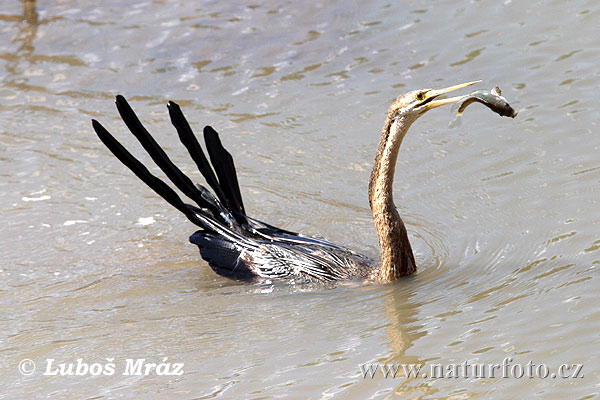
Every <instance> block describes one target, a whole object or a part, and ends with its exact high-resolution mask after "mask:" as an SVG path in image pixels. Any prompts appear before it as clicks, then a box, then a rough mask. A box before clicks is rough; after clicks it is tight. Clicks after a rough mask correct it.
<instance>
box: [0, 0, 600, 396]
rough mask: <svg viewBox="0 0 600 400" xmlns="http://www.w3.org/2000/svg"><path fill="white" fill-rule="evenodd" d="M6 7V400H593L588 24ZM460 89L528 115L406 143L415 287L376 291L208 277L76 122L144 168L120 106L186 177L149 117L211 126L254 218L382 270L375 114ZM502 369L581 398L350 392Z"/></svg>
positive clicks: (27, 4)
mask: <svg viewBox="0 0 600 400" xmlns="http://www.w3.org/2000/svg"><path fill="white" fill-rule="evenodd" d="M3 6H4V7H3V9H2V10H1V11H0V38H1V41H0V71H2V74H0V176H1V177H2V179H0V195H1V197H2V199H3V202H2V206H1V207H0V227H1V228H0V229H1V232H2V244H1V246H2V252H1V253H0V254H1V256H0V274H1V276H2V284H1V285H0V308H1V310H2V311H3V312H2V315H3V316H4V317H3V318H2V321H3V324H4V325H3V326H4V332H5V335H4V338H3V339H2V340H0V354H1V357H2V363H0V364H1V365H2V367H0V368H2V387H3V388H4V391H3V393H7V394H6V395H7V396H9V397H11V398H13V397H14V398H22V397H27V396H28V395H29V394H30V393H39V394H40V396H53V397H58V398H61V397H65V398H66V397H77V398H89V397H96V398H100V397H103V396H104V397H115V396H123V397H127V398H129V397H139V396H140V393H143V394H144V395H146V397H153V398H154V397H156V396H157V393H158V396H159V397H160V396H162V397H163V398H170V399H171V398H208V397H214V396H219V395H223V396H224V397H227V398H247V397H268V398H271V397H278V396H281V395H284V394H290V393H293V395H294V396H295V397H298V398H320V397H324V398H330V397H341V398H389V397H397V398H417V397H418V398H485V399H488V398H528V397H533V396H534V395H535V396H538V397H539V396H542V397H544V398H557V399H563V398H566V397H568V398H574V399H584V398H585V399H587V398H592V397H593V396H595V395H597V387H596V386H595V385H596V383H597V382H598V378H599V375H598V372H597V370H598V365H599V362H598V356H597V354H596V353H597V352H594V351H592V350H593V349H594V348H593V346H594V344H596V343H597V331H598V321H599V318H598V313H597V312H596V310H595V307H594V306H595V304H597V302H598V294H597V292H598V290H597V284H595V283H594V281H595V279H597V267H598V265H600V237H599V235H598V229H597V228H598V224H599V223H600V211H599V210H600V207H598V198H599V196H598V192H599V188H600V163H599V162H598V157H597V154H598V151H599V150H600V141H599V139H598V137H599V136H598V134H597V132H596V131H597V121H598V120H600V111H599V110H598V107H597V106H595V105H596V104H597V96H596V94H595V93H596V90H595V89H596V87H597V80H598V72H597V54H596V53H597V51H596V50H595V49H596V48H597V46H596V45H595V43H594V39H595V38H596V37H597V36H598V28H597V23H596V18H595V15H597V13H598V11H599V10H598V5H597V4H596V3H594V2H560V3H552V4H550V3H547V2H544V3H542V2H537V3H520V2H510V1H507V2H499V3H497V4H493V5H492V4H488V3H486V4H480V3H477V2H475V3H470V4H464V3H462V2H455V3H454V4H453V3H452V2H450V3H447V4H436V5H434V4H427V5H424V4H422V3H421V2H419V3H417V2H408V3H407V4H405V5H403V7H396V6H395V5H394V4H391V3H386V2H369V3H364V4H356V3H349V2H346V1H337V2H326V3H315V4H310V5H306V4H303V3H299V2H296V3H286V4H282V3H277V2H271V1H266V2H261V3H257V4H255V5H247V4H236V3H230V2H204V3H203V4H202V5H198V4H192V3H190V4H178V5H177V7H175V6H174V4H173V3H171V2H139V1H137V2H136V1H134V2H130V3H128V4H127V5H123V4H122V3H117V2H115V1H108V2H105V3H103V6H102V7H98V8H96V7H90V5H89V4H85V3H82V2H73V1H61V2H53V3H36V2H34V1H26V0H25V1H20V2H16V1H15V2H9V3H6V4H4V5H3ZM475 79H482V80H483V83H482V86H481V87H480V88H484V87H492V86H494V85H496V84H498V85H499V86H500V87H502V88H503V89H504V90H503V91H504V92H505V94H506V97H507V98H508V99H510V100H511V104H513V105H515V106H516V107H517V109H518V110H519V116H518V117H517V118H516V119H515V120H514V121H512V120H511V121H508V120H507V119H500V118H499V117H497V116H496V115H494V114H493V113H490V112H489V111H488V110H486V109H484V108H483V107H481V108H476V107H473V109H472V110H471V109H470V110H469V113H468V114H467V115H465V116H464V117H463V120H462V124H461V126H460V127H459V128H457V129H453V130H449V129H447V124H448V122H449V121H450V120H451V118H452V117H453V115H452V113H451V111H450V110H449V109H446V110H444V109H440V110H436V111H433V112H431V113H429V114H428V115H427V116H426V117H424V118H423V119H422V120H419V121H418V122H417V123H415V125H414V126H413V128H412V129H411V132H410V133H409V135H408V136H407V138H406V140H405V143H404V144H403V148H402V150H401V153H400V158H399V161H398V167H397V174H396V181H395V196H396V202H397V204H398V206H399V212H400V213H401V215H403V217H404V219H405V221H406V224H407V227H408V230H409V234H410V236H411V240H412V243H413V248H414V249H415V252H416V258H417V261H418V263H419V266H420V271H419V274H418V275H417V276H414V277H411V278H409V279H404V280H402V281H400V282H397V283H395V284H390V285H381V286H373V287H353V286H342V287H338V288H333V289H329V290H306V288H289V287H287V286H284V285H251V284H244V283H239V282H232V281H228V280H226V279H224V278H221V277H218V276H215V275H214V273H213V272H212V271H211V270H210V268H209V267H208V266H207V265H206V264H205V263H204V262H202V261H200V260H199V257H198V254H197V249H195V248H194V246H192V245H190V244H188V243H187V237H188V236H189V234H190V233H192V231H193V227H191V226H190V225H189V224H188V223H187V222H186V221H185V219H184V218H182V217H181V216H180V215H178V213H177V212H176V211H175V210H172V209H170V208H169V207H168V205H167V204H165V203H164V202H162V201H161V200H160V199H157V198H156V196H154V195H153V194H152V193H151V192H150V191H148V190H147V189H146V188H145V187H144V186H143V185H142V184H141V183H139V182H138V181H137V179H136V178H135V177H134V176H132V175H131V174H130V173H129V172H128V171H126V170H125V169H124V167H122V166H121V165H120V164H119V163H118V162H117V161H116V160H114V159H113V157H112V156H111V155H110V154H109V153H108V152H107V151H106V150H105V149H104V148H103V147H102V145H101V144H100V143H99V142H98V141H97V139H96V138H95V136H94V135H93V133H92V130H91V126H90V123H89V120H90V119H91V118H97V119H101V120H103V121H106V123H107V125H108V127H110V128H111V129H112V130H114V131H115V134H117V135H118V137H119V138H120V139H122V140H123V142H124V144H125V145H126V146H127V147H128V148H132V149H137V151H134V153H135V154H136V155H141V154H142V151H140V150H139V148H138V147H136V144H135V139H134V138H132V137H130V136H128V135H127V134H126V133H125V130H124V128H123V126H122V124H121V122H120V121H118V119H117V118H116V115H115V113H114V105H113V99H114V95H115V94H117V93H122V94H124V95H126V96H127V97H128V98H129V99H130V100H131V102H132V104H133V105H134V107H135V108H136V111H138V112H139V113H140V114H141V115H144V116H145V118H144V120H145V121H146V120H147V121H148V124H147V126H148V128H149V129H150V130H151V132H153V133H155V134H156V137H157V140H158V141H159V142H160V143H161V144H162V145H164V147H165V148H166V150H167V152H168V153H169V154H170V155H171V156H172V158H173V160H174V161H175V162H176V163H177V164H178V165H181V166H182V168H183V170H184V171H185V172H186V173H189V174H190V175H191V176H192V177H193V178H194V179H200V177H199V174H198V173H197V172H194V168H193V165H192V163H190V161H189V159H188V156H187V155H186V154H185V150H184V149H183V148H182V146H181V145H179V144H178V143H177V141H176V135H175V132H174V129H173V128H172V127H171V126H170V124H169V122H168V115H167V111H166V107H165V104H166V101H167V100H174V101H177V102H179V103H180V105H181V106H182V108H183V110H184V112H185V113H186V115H187V116H188V118H189V120H190V123H191V124H192V126H193V127H194V128H195V129H196V131H200V129H201V127H202V126H203V124H208V123H210V124H211V125H213V126H214V127H215V128H216V129H217V130H218V131H219V132H221V135H222V139H223V142H224V144H225V146H226V147H228V148H229V149H230V151H231V153H232V154H233V155H234V157H235V159H236V166H237V168H238V170H239V174H240V183H241V186H242V191H243V195H244V197H245V203H246V207H247V209H248V210H249V211H250V213H251V215H253V216H254V217H257V218H259V219H261V220H265V221H268V222H270V223H273V224H275V225H278V226H282V227H283V228H288V229H292V230H298V231H301V232H303V233H306V234H315V235H319V236H324V237H326V238H328V239H330V240H332V241H335V242H339V243H341V244H345V245H348V246H350V247H352V248H356V249H357V250H359V251H361V252H363V253H366V254H369V255H371V256H373V257H376V256H377V253H378V249H377V240H376V237H375V233H374V230H373V226H372V220H371V217H370V213H369V208H368V203H367V196H366V185H367V184H366V182H367V180H368V176H369V172H370V165H371V163H372V160H373V158H374V153H375V149H376V146H377V143H378V139H379V138H378V137H379V133H380V129H381V124H382V123H383V120H384V112H385V110H386V109H387V107H388V105H389V102H390V101H391V100H392V99H393V98H394V97H396V96H397V95H398V94H399V92H403V91H406V90H410V89H416V88H424V87H443V86H448V85H450V84H455V83H457V82H464V81H469V80H475ZM146 117H147V118H146ZM145 160H147V159H145ZM153 171H156V169H154V170H153ZM164 357H168V358H169V360H170V361H172V362H183V363H184V364H185V374H184V375H182V376H180V377H169V378H166V377H164V376H157V375H150V376H124V375H122V374H121V373H117V374H115V375H113V376H100V377H93V376H89V375H88V376H65V377H56V376H54V377H51V376H43V375H42V372H41V370H40V368H43V365H44V362H45V360H46V359H48V358H53V359H56V360H57V362H75V361H76V360H77V359H78V358H83V359H84V360H85V361H87V362H89V363H92V362H104V360H106V358H114V359H115V362H116V363H117V364H118V365H121V364H123V363H124V362H125V360H126V359H128V358H130V359H137V358H145V359H148V360H152V361H155V362H160V361H161V360H162V359H163V358H164ZM506 357H511V358H512V359H513V360H514V363H520V364H522V365H525V364H527V362H528V361H532V362H534V363H536V364H541V363H544V364H546V365H547V366H548V367H549V368H550V369H551V371H552V372H555V371H556V369H558V367H559V366H560V365H561V364H583V365H584V366H583V372H584V375H585V376H584V378H578V379H558V378H556V379H553V378H547V379H541V378H534V379H528V378H527V379H526V378H523V379H493V378H489V377H488V378H482V379H475V378H469V379H465V378H460V379H454V378H453V379H447V378H445V379H442V378H437V379H434V378H428V379H425V378H418V379H414V378H409V379H404V378H402V377H398V378H395V379H391V378H388V379H386V378H384V377H383V375H381V373H377V374H376V375H375V377H374V378H367V379H364V378H363V375H362V373H361V369H360V366H361V365H364V364H367V363H388V364H400V363H413V364H414V363H418V364H424V365H425V366H427V365H430V364H433V363H439V364H443V365H451V364H461V363H463V362H465V361H468V362H469V363H486V364H494V363H501V362H502V360H504V359H505V358H506ZM25 358H29V359H31V360H33V361H35V362H36V364H37V366H38V370H37V371H36V372H35V373H34V374H33V375H28V376H25V375H22V374H20V373H19V371H18V365H19V361H20V360H23V359H25ZM119 363H120V364H119ZM118 372H122V371H118ZM249 394H250V396H249ZM567 394H568V395H567Z"/></svg>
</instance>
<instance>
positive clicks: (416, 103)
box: [388, 81, 481, 123]
mask: <svg viewBox="0 0 600 400" xmlns="http://www.w3.org/2000/svg"><path fill="white" fill-rule="evenodd" d="M479 82H481V81H474V82H467V83H461V84H460V85H454V86H450V87H447V88H444V89H421V90H413V91H412V92H408V93H406V94H403V95H402V96H400V97H398V98H397V99H396V100H395V101H394V102H393V103H392V105H391V107H390V109H389V111H388V116H389V117H390V120H392V121H393V120H396V119H399V118H405V119H406V120H407V121H406V122H409V123H412V122H414V121H415V120H416V119H417V118H419V117H420V116H421V115H423V114H425V113H426V112H427V111H429V110H432V109H434V108H437V107H439V106H443V105H445V104H451V103H455V102H457V101H459V100H460V99H462V98H463V96H457V97H450V98H447V99H438V97H440V96H441V95H443V94H446V93H449V92H453V91H455V90H458V89H462V88H464V87H466V86H469V85H473V84H475V83H479Z"/></svg>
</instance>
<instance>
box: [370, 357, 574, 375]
mask: <svg viewBox="0 0 600 400" xmlns="http://www.w3.org/2000/svg"><path fill="white" fill-rule="evenodd" d="M423 367H424V365H423V364H363V365H361V366H360V370H361V373H362V376H363V378H364V379H367V378H371V379H373V378H375V376H376V375H377V371H380V372H381V374H382V375H383V377H384V378H404V379H408V378H413V379H414V378H424V379H426V378H434V379H436V378H465V379H469V378H475V379H486V378H492V379H493V378H504V379H507V378H516V379H520V378H541V379H546V378H551V379H555V378H560V379H568V378H571V379H576V378H583V377H584V375H583V364H561V365H560V366H559V367H558V369H557V370H556V372H551V371H550V368H548V367H547V366H546V365H545V364H536V363H534V362H533V361H529V362H528V363H527V364H525V365H522V364H518V363H513V359H512V358H511V357H506V358H505V359H504V360H503V361H502V363H501V364H485V363H473V364H471V363H469V361H465V362H463V363H461V364H446V365H443V364H429V368H423Z"/></svg>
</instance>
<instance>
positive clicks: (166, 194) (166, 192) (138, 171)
mask: <svg viewBox="0 0 600 400" xmlns="http://www.w3.org/2000/svg"><path fill="white" fill-rule="evenodd" d="M92 126H93V127H94V130H95V131H96V134H97V135H98V137H99V138H100V140H101V141H102V142H103V143H104V145H105V146H106V147H108V149H109V150H110V151H111V152H112V153H113V154H114V155H115V157H117V158H118V159H119V160H120V161H121V162H122V163H123V164H125V166H127V167H128V168H129V169H130V170H131V171H132V172H133V173H134V174H135V175H136V176H137V177H138V178H140V179H141V180H142V181H143V182H144V183H145V184H146V185H148V186H149V187H150V188H151V189H152V190H154V191H155V192H156V193H157V194H158V195H159V196H161V197H162V198H163V199H165V200H166V201H167V202H168V203H169V204H171V205H172V206H173V207H175V208H176V209H178V210H179V211H181V212H182V213H183V214H185V216H186V217H187V218H188V219H189V220H190V221H191V222H193V223H194V224H196V225H198V226H202V227H204V226H206V224H205V223H204V222H203V221H202V220H201V219H199V218H198V217H197V216H196V213H195V212H194V208H193V207H192V206H191V205H189V204H186V203H184V202H183V201H182V200H181V198H180V197H179V196H178V195H177V193H175V191H174V190H173V189H171V187H170V186H169V185H167V184H166V183H165V182H163V181H162V180H160V179H159V178H157V177H156V176H154V175H152V173H150V171H148V169H147V168H146V167H145V166H144V164H142V163H141V162H140V161H139V160H138V159H137V158H135V157H134V156H133V155H132V154H131V153H130V152H129V151H127V149H126V148H125V147H123V145H122V144H121V143H119V142H118V141H117V139H115V138H114V137H113V135H111V134H110V132H108V131H107V130H106V129H105V128H104V127H103V126H102V125H101V124H100V123H99V122H98V121H96V120H94V119H93V120H92Z"/></svg>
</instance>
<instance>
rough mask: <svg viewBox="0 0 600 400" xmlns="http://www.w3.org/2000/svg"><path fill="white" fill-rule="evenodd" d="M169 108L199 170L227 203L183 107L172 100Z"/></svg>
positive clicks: (172, 120) (175, 125) (225, 202)
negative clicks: (184, 113) (182, 109)
mask: <svg viewBox="0 0 600 400" xmlns="http://www.w3.org/2000/svg"><path fill="white" fill-rule="evenodd" d="M167 108H168V109H169V116H170V117H171V123H172V124H173V126H174V127H175V129H177V133H178V134H179V140H181V143H183V145H184V146H185V148H186V149H187V151H188V153H189V154H190V156H191V157H192V159H193V160H194V162H195V163H196V166H197V167H198V170H199V171H200V173H202V176H204V179H206V182H207V183H208V185H209V186H210V187H211V188H212V190H214V191H215V194H216V195H217V197H218V198H219V200H220V201H221V203H224V204H227V199H226V198H225V196H224V194H223V191H222V190H221V187H220V186H219V182H218V181H217V177H216V176H215V173H214V172H213V169H212V167H211V166H210V164H209V162H208V160H207V159H206V156H205V155H204V152H203V151H202V147H200V143H198V139H196V136H195V135H194V133H193V132H192V128H190V124H189V123H188V122H187V119H186V118H185V116H184V115H183V113H182V112H181V108H179V105H178V104H177V103H174V102H172V101H170V102H169V103H168V105H167Z"/></svg>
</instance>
